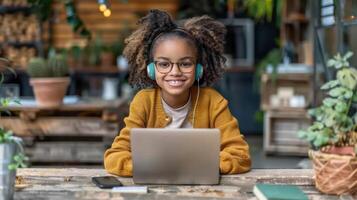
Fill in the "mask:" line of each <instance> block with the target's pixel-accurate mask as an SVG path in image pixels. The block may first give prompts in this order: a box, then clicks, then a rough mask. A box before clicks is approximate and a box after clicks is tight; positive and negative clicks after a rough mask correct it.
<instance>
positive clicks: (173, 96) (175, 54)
mask: <svg viewBox="0 0 357 200" xmlns="http://www.w3.org/2000/svg"><path fill="white" fill-rule="evenodd" d="M153 59H154V62H155V78H156V83H157V84H158V86H159V87H160V88H161V89H162V97H163V98H164V100H165V102H166V103H168V104H169V105H170V106H172V107H179V106H181V104H182V105H184V104H185V103H186V102H187V100H188V98H189V95H190V88H191V86H192V85H193V83H194V81H195V70H196V67H195V66H196V62H197V61H196V60H197V51H196V48H195V47H194V46H193V45H192V44H190V43H189V42H188V41H187V40H186V39H183V38H179V37H169V38H163V39H161V40H159V41H157V43H156V44H155V48H154V51H153ZM170 63H171V64H170ZM172 63H175V64H173V66H172V69H171V71H169V70H168V71H169V72H167V71H164V72H166V73H162V72H163V70H162V69H163V68H164V67H167V66H170V65H172ZM179 65H180V67H179ZM190 66H191V68H190ZM169 68H170V67H169ZM183 68H186V69H183ZM189 69H191V70H189Z"/></svg>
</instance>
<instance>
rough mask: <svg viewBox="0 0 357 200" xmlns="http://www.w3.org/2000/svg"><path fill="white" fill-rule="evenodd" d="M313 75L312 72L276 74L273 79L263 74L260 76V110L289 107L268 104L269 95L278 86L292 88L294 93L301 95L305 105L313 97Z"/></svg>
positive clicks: (286, 108)
mask: <svg viewBox="0 0 357 200" xmlns="http://www.w3.org/2000/svg"><path fill="white" fill-rule="evenodd" d="M312 78H313V75H312V74H293V73H289V74H277V77H276V79H275V80H273V78H272V76H271V75H270V74H263V75H262V77H261V92H260V93H261V102H260V107H261V109H262V110H264V111H266V110H272V109H275V110H288V109H289V107H279V108H273V107H271V106H270V96H271V95H273V94H276V93H277V89H278V88H279V87H292V88H294V93H295V95H303V96H304V97H305V100H306V105H308V104H310V103H311V102H312V98H313V89H312V88H313V79H312Z"/></svg>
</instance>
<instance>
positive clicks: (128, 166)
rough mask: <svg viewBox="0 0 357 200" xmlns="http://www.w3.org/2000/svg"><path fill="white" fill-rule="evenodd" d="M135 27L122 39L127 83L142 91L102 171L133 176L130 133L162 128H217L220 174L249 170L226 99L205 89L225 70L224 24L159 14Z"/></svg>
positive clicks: (246, 150) (245, 149) (246, 151)
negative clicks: (127, 66)
mask: <svg viewBox="0 0 357 200" xmlns="http://www.w3.org/2000/svg"><path fill="white" fill-rule="evenodd" d="M139 25H140V27H139V28H138V29H137V30H136V31H135V32H134V33H133V34H132V35H131V36H129V38H128V39H127V40H126V44H127V45H126V47H125V49H124V56H125V57H126V58H127V59H128V62H129V64H130V66H131V67H132V68H131V71H130V76H129V82H130V83H131V84H132V85H133V86H134V87H137V88H139V89H142V90H141V91H139V92H138V93H137V94H136V96H135V97H134V99H133V100H132V102H131V104H130V112H129V116H128V117H126V118H125V119H124V122H125V125H126V127H125V128H123V129H122V130H121V131H120V134H119V136H117V137H116V138H115V139H114V142H113V144H112V146H111V148H110V149H108V150H107V151H106V152H105V154H104V165H105V169H106V170H107V171H108V172H109V173H112V174H116V175H120V176H132V168H133V166H132V160H131V153H130V129H131V128H135V127H136V128H144V127H147V128H164V127H166V128H219V129H220V132H221V152H220V172H221V173H222V174H233V173H241V172H246V171H248V170H249V169H250V166H251V161H250V156H249V148H248V145H247V143H246V142H245V141H244V139H243V136H242V135H241V134H240V131H239V128H238V122H237V120H236V119H235V118H234V117H233V116H232V114H231V113H230V111H229V108H228V102H227V100H226V99H224V98H223V97H222V96H221V95H220V94H219V93H218V92H217V91H216V90H214V89H212V88H210V87H208V86H210V85H212V84H213V83H214V82H215V81H216V80H217V79H219V78H220V77H221V75H222V74H223V72H224V62H225V59H224V58H223V56H222V54H223V50H224V49H223V48H224V46H223V45H224V37H225V33H226V30H225V27H224V25H223V24H222V23H220V22H218V21H216V20H213V19H212V18H210V17H208V16H202V17H195V18H192V19H189V20H187V21H186V22H185V23H184V25H183V26H182V27H178V26H177V25H176V24H175V23H174V22H173V21H172V19H171V18H170V16H169V15H168V14H167V13H165V12H163V11H159V10H152V11H150V12H149V14H148V15H147V16H145V17H144V18H142V19H141V20H139ZM195 82H197V85H196V84H195ZM200 86H202V88H200ZM144 88H146V89H144ZM183 148H184V147H183Z"/></svg>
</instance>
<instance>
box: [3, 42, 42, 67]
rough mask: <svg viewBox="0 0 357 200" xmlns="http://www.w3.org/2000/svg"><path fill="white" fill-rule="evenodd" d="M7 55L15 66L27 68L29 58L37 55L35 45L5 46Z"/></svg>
mask: <svg viewBox="0 0 357 200" xmlns="http://www.w3.org/2000/svg"><path fill="white" fill-rule="evenodd" d="M4 53H5V57H7V58H8V59H9V60H11V61H12V62H13V67H14V68H20V69H25V68H26V66H27V64H28V62H29V60H30V59H31V58H32V57H34V56H35V55H36V49H35V48H34V47H21V48H15V47H12V46H7V47H6V48H4Z"/></svg>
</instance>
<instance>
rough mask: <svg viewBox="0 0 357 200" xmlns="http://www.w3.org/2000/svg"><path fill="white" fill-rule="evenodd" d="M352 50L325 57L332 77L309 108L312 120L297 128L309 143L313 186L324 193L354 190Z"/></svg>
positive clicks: (356, 138)
mask: <svg viewBox="0 0 357 200" xmlns="http://www.w3.org/2000/svg"><path fill="white" fill-rule="evenodd" d="M352 54H353V53H352V52H348V53H347V54H346V55H344V56H341V55H340V54H337V55H336V56H335V57H334V58H333V59H331V60H329V61H328V63H327V64H328V66H329V67H334V68H335V69H336V79H335V80H331V81H329V82H327V83H325V84H324V85H323V86H322V87H321V89H322V90H325V91H326V92H327V95H326V97H325V98H324V99H323V103H322V105H321V106H319V107H317V108H314V109H311V110H309V114H310V115H311V116H312V117H313V118H314V122H313V124H312V125H311V126H310V127H309V128H307V130H301V131H299V136H300V137H301V138H305V139H307V140H308V141H309V142H310V144H311V147H312V149H311V150H310V151H309V156H310V158H311V159H312V161H313V166H314V170H315V183H316V187H317V189H319V190H320V191H321V192H324V193H327V194H338V195H339V194H344V193H356V192H357V184H356V183H357V157H356V153H357V130H356V128H357V113H356V104H357V92H356V90H357V87H356V86H357V70H356V69H355V68H353V67H351V66H350V64H349V62H348V61H347V60H348V59H349V58H350V57H351V56H352Z"/></svg>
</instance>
